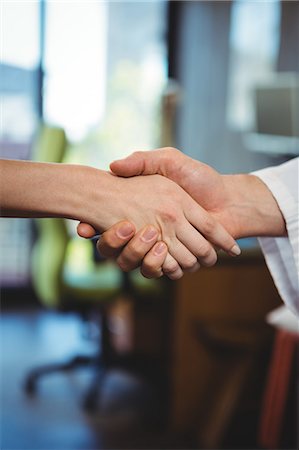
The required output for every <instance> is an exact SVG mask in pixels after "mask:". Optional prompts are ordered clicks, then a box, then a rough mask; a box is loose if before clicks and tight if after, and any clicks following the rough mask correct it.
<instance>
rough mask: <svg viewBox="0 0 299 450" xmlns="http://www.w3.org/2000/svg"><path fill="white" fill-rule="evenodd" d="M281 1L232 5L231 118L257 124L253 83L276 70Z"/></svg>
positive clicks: (236, 124) (238, 123)
mask: <svg viewBox="0 0 299 450" xmlns="http://www.w3.org/2000/svg"><path fill="white" fill-rule="evenodd" d="M279 25H280V3H279V1H275V0H274V1H271V2H266V1H264V2H263V1H262V2H248V1H245V0H242V1H236V2H234V3H233V5H232V19H231V35H230V71H229V90H228V104H227V105H228V111H227V116H228V122H229V125H230V126H231V127H232V128H235V129H241V130H248V129H251V128H252V127H253V125H254V111H253V101H252V87H253V86H254V85H255V84H256V83H257V82H263V81H266V80H267V79H269V77H270V76H271V75H272V74H273V73H274V72H275V70H276V65H277V58H278V51H279V38H280V33H279Z"/></svg>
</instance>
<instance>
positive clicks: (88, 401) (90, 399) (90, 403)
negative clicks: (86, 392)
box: [83, 395, 98, 413]
mask: <svg viewBox="0 0 299 450" xmlns="http://www.w3.org/2000/svg"><path fill="white" fill-rule="evenodd" d="M97 403H98V402H97V399H96V396H94V395H93V396H87V397H86V398H85V399H84V401H83V408H84V410H85V411H86V412H90V413H94V412H95V411H96V409H97Z"/></svg>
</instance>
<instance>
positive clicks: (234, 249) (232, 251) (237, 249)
mask: <svg viewBox="0 0 299 450" xmlns="http://www.w3.org/2000/svg"><path fill="white" fill-rule="evenodd" d="M229 253H230V254H231V255H232V256H239V255H240V254H241V249H240V247H239V246H238V244H235V245H234V246H233V247H232V248H231V249H230V251H229Z"/></svg>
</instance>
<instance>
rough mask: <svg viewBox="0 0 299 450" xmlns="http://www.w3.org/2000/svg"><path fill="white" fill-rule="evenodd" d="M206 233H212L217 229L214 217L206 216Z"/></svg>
mask: <svg viewBox="0 0 299 450" xmlns="http://www.w3.org/2000/svg"><path fill="white" fill-rule="evenodd" d="M203 225H204V233H205V234H207V235H211V234H212V233H213V231H214V230H215V226H216V222H215V220H214V219H213V218H212V217H209V216H208V217H206V219H205V221H204V224H203Z"/></svg>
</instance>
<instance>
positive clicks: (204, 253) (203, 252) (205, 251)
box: [198, 244, 212, 259]
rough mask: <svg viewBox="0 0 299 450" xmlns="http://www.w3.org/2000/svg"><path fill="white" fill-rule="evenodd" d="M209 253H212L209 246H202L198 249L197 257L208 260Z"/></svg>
mask: <svg viewBox="0 0 299 450" xmlns="http://www.w3.org/2000/svg"><path fill="white" fill-rule="evenodd" d="M211 252H212V248H211V247H210V245H209V244H204V245H202V246H201V248H200V249H199V252H198V256H199V257H200V259H207V258H209V256H210V254H211Z"/></svg>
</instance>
